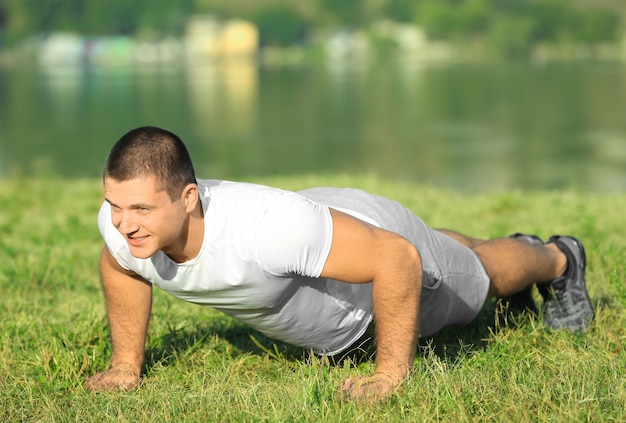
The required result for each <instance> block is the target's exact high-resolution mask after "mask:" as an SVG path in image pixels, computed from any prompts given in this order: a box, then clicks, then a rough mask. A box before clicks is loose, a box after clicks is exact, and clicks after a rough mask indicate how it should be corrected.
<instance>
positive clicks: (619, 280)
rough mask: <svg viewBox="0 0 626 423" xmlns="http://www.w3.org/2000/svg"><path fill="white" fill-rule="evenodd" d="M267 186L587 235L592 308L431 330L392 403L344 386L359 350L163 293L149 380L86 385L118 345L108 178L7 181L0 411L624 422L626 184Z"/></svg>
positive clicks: (481, 222)
mask: <svg viewBox="0 0 626 423" xmlns="http://www.w3.org/2000/svg"><path fill="white" fill-rule="evenodd" d="M258 182H262V183H268V184H272V185H278V186H282V187H285V188H289V189H299V188H305V187H308V186H314V185H333V186H357V187H360V188H364V189H367V190H370V191H372V192H375V193H380V194H385V195H387V196H389V197H392V198H395V199H397V200H399V201H401V202H402V203H404V204H405V205H407V206H408V207H409V208H411V209H413V210H414V211H415V212H417V213H418V214H419V215H421V216H422V217H423V218H424V219H425V220H426V221H427V222H428V223H430V224H431V225H432V226H435V227H446V228H451V229H458V230H460V231H462V232H465V233H467V234H470V235H475V236H480V237H495V236H507V235H509V234H510V233H512V232H515V231H521V232H528V233H536V234H538V235H540V236H542V237H544V238H546V237H548V236H550V235H552V234H553V233H560V234H574V235H576V236H578V237H580V238H581V239H582V240H583V241H584V242H585V246H586V248H587V253H588V274H587V280H588V286H589V291H590V295H591V297H592V300H593V302H594V304H595V306H596V319H595V320H594V323H593V324H592V325H591V327H590V328H589V330H588V331H587V332H586V333H585V334H578V335H572V334H567V333H562V332H550V331H547V330H546V329H545V327H544V325H543V323H542V322H541V320H533V319H531V318H522V319H520V320H519V321H503V320H502V319H495V305H494V304H488V305H487V307H486V308H485V310H484V311H483V312H482V313H481V314H480V315H479V317H478V319H477V320H476V322H474V323H473V324H472V325H470V326H469V327H467V328H464V329H446V330H444V331H443V332H442V333H440V334H439V335H437V336H436V337H434V338H430V339H424V340H422V341H421V343H420V349H419V352H418V354H417V358H416V360H415V366H414V372H413V374H412V377H411V379H410V380H409V381H408V382H406V383H405V384H404V387H403V392H402V393H399V394H397V395H394V396H393V398H391V399H390V400H389V401H388V402H386V403H383V404H378V405H374V406H365V405H361V404H354V403H350V402H344V401H341V400H340V399H338V398H337V396H336V395H335V389H336V386H337V384H338V383H339V381H340V380H341V379H342V378H343V377H345V376H346V375H348V374H349V373H362V374H366V373H368V372H371V371H372V369H373V362H372V361H371V360H370V361H368V360H364V361H360V362H355V363H352V364H353V365H352V366H350V364H351V363H350V362H349V361H347V362H345V363H343V364H339V365H334V366H330V365H328V364H326V363H324V362H322V361H320V360H319V359H317V358H316V357H311V356H310V355H309V354H308V353H307V352H306V351H302V350H300V349H297V348H294V347H290V346H288V345H285V344H282V343H277V342H274V341H272V340H270V339H268V338H266V337H264V336H263V335H261V334H259V333H257V332H254V331H252V330H250V329H248V328H247V327H245V326H243V325H241V324H239V323H238V322H235V321H233V320H231V319H229V318H227V317H225V316H223V315H221V314H219V313H217V312H214V311H212V310H210V309H206V308H201V307H198V306H194V305H191V304H186V303H183V302H181V301H178V300H175V299H174V298H171V297H169V296H167V295H165V294H163V293H162V292H159V291H156V292H155V303H154V309H153V317H152V323H151V327H150V332H149V340H148V353H147V363H146V370H145V377H144V378H143V380H142V384H141V387H140V389H138V390H137V391H134V392H127V393H105V394H93V393H90V392H87V391H86V390H85V389H84V388H83V383H84V380H85V378H86V377H87V376H88V375H90V374H92V373H94V372H96V371H99V370H101V369H103V368H104V367H105V366H106V363H107V360H108V356H109V354H110V345H109V340H108V333H107V325H106V316H105V311H104V304H103V299H102V293H101V290H100V284H99V278H98V274H97V258H98V253H99V250H100V248H101V241H100V237H99V234H98V231H97V227H96V214H97V211H98V207H99V205H100V201H101V198H102V193H101V187H100V182H99V181H97V180H89V181H62V180H50V181H0V204H2V206H1V208H0V392H2V395H1V396H0V421H7V422H13V421H36V422H66V421H81V422H82V421H98V422H100V421H127V422H138V421H150V422H154V421H157V422H161V421H163V422H165V421H177V422H178V421H299V422H300V421H310V422H319V421H324V422H326V421H329V422H340V421H341V422H343V421H377V422H378V421H381V422H386V421H389V422H394V421H402V422H407V421H451V422H456V421H461V422H463V421H558V422H560V421H594V422H595V421H625V420H626V408H625V404H626V378H625V377H624V375H623V373H624V369H625V368H626V352H625V351H624V346H625V345H626V318H625V314H624V308H625V307H626V288H625V285H624V257H626V238H625V237H624V223H625V220H624V217H623V216H624V210H626V194H624V193H617V194H597V193H584V192H575V191H557V192H525V193H524V192H506V193H491V194H474V195H466V194H463V193H459V192H455V191H450V190H443V189H435V188H432V187H428V186H420V185H413V184H408V183H393V182H390V181H385V180H381V179H377V178H372V177H367V176H352V177H350V176H341V175H340V176H301V177H292V178H275V179H263V180H260V181H258Z"/></svg>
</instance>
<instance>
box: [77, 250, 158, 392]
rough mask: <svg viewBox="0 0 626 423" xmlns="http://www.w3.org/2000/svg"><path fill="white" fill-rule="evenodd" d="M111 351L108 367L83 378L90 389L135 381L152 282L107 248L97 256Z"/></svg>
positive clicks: (133, 384)
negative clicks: (131, 269) (129, 268)
mask: <svg viewBox="0 0 626 423" xmlns="http://www.w3.org/2000/svg"><path fill="white" fill-rule="evenodd" d="M100 274H101V277H102V286H103V289H104V296H105V300H106V308H107V316H108V320H109V330H110V331H111V342H112V344H113V354H112V356H111V367H110V369H109V370H107V371H104V372H101V373H98V374H96V375H94V376H91V377H90V378H89V379H87V384H86V387H87V389H89V390H91V391H103V390H130V389H134V388H136V387H137V385H138V384H139V376H140V374H141V367H142V365H143V360H144V355H145V343H146V333H147V330H148V322H149V320H150V310H151V308H152V284H150V283H149V282H147V281H145V280H144V279H143V278H141V277H139V276H138V275H136V274H134V273H132V272H129V271H127V270H125V269H124V268H122V267H121V266H120V265H119V264H118V263H117V261H116V260H115V258H113V256H112V255H111V253H110V252H109V250H108V248H107V247H104V248H103V249H102V254H101V255H100Z"/></svg>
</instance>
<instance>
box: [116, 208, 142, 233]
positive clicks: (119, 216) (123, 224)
mask: <svg viewBox="0 0 626 423" xmlns="http://www.w3.org/2000/svg"><path fill="white" fill-rule="evenodd" d="M112 217H113V225H114V226H115V227H116V228H117V230H118V231H120V232H121V233H122V234H124V235H128V234H131V233H133V232H136V231H137V229H138V227H139V225H138V224H137V222H136V221H135V219H134V218H133V216H132V213H130V212H127V211H120V212H118V213H114V214H113V216H112Z"/></svg>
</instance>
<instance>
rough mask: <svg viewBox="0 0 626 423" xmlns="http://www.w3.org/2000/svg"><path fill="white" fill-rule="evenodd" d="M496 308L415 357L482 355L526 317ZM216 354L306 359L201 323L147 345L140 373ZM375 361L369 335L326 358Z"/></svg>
mask: <svg viewBox="0 0 626 423" xmlns="http://www.w3.org/2000/svg"><path fill="white" fill-rule="evenodd" d="M499 307H500V306H499V305H498V303H497V302H490V303H488V304H487V305H486V306H485V307H484V309H483V310H482V311H481V313H480V314H479V315H478V316H477V317H476V319H475V320H474V321H473V322H472V323H470V324H469V325H467V326H464V327H462V328H445V329H443V330H442V331H440V332H439V333H438V334H436V335H434V336H432V337H428V338H422V339H420V341H419V344H418V351H417V356H418V357H423V358H425V359H426V358H428V356H430V355H431V354H433V353H434V354H435V355H437V356H438V357H439V359H441V360H442V361H445V362H448V363H449V364H451V365H453V364H454V363H456V362H458V360H459V358H460V357H462V356H465V355H467V354H468V353H472V352H480V351H484V350H485V349H486V348H487V347H488V345H489V342H490V341H489V340H490V339H491V338H492V335H493V333H497V332H498V331H499V330H501V329H502V328H504V327H509V328H510V327H516V326H519V325H523V324H524V321H526V320H527V319H528V318H529V317H528V316H526V315H520V313H509V314H507V313H506V311H505V310H504V311H503V310H502V309H500V308H499ZM209 343H210V344H212V346H211V348H213V350H214V351H217V352H223V353H224V354H228V355H229V356H232V357H237V356H242V355H256V356H259V357H265V356H268V355H269V356H271V357H274V358H277V359H283V360H288V361H307V360H309V359H310V357H311V355H312V353H311V352H310V351H308V350H306V349H303V348H299V347H295V346H293V345H289V344H287V343H284V342H281V341H277V340H274V339H272V338H269V337H267V336H265V335H263V334H262V333H260V332H257V331H255V330H254V329H251V328H249V327H248V326H246V325H244V324H242V323H239V322H236V321H234V320H231V319H229V320H228V321H221V322H213V323H209V322H203V323H201V324H199V325H196V326H193V327H192V328H185V329H178V330H171V331H169V332H167V333H166V334H164V335H162V336H160V337H158V338H157V339H156V340H155V341H153V342H152V346H150V347H149V348H148V350H147V352H146V363H145V367H144V371H145V372H149V371H150V369H151V368H153V367H154V366H155V365H157V364H160V365H165V366H167V365H169V364H171V363H172V362H175V361H176V360H178V359H180V358H184V357H188V356H190V355H191V354H193V353H194V352H195V351H196V350H198V349H200V348H206V347H207V345H208V344H209ZM375 356H376V344H375V339H374V336H373V333H367V334H365V335H364V336H363V337H361V339H359V340H358V341H357V342H355V343H354V344H353V345H352V346H351V347H350V348H348V349H347V350H346V352H344V353H342V354H339V355H337V356H334V357H328V360H327V361H328V363H329V364H330V365H331V366H339V365H344V364H345V362H346V361H349V363H350V364H351V365H355V366H358V365H359V364H362V363H364V362H367V361H369V360H372V361H373V360H374V358H375Z"/></svg>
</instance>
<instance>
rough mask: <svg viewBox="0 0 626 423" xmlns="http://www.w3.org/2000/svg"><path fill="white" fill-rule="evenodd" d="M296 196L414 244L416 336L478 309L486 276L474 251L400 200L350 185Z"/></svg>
mask: <svg viewBox="0 0 626 423" xmlns="http://www.w3.org/2000/svg"><path fill="white" fill-rule="evenodd" d="M301 194H303V195H305V196H306V197H309V198H311V199H313V200H314V201H318V202H320V203H321V204H326V205H327V206H329V207H333V208H337V209H340V210H343V211H346V212H349V211H354V212H357V213H358V214H360V215H363V216H365V217H367V218H368V220H371V221H373V222H375V223H376V224H377V225H378V226H380V227H381V228H383V229H387V230H389V231H392V232H395V233H397V234H399V235H402V236H403V237H404V238H406V239H408V240H409V241H410V242H411V243H412V244H413V245H415V247H416V248H417V250H418V251H419V253H420V256H421V258H422V268H423V275H422V301H421V305H420V336H422V337H424V336H430V335H432V334H434V333H436V332H438V331H439V330H440V329H441V328H443V327H445V326H463V325H466V324H468V323H470V322H471V321H472V320H473V319H474V318H475V317H476V316H477V315H478V313H479V312H480V310H481V309H482V307H483V305H484V304H485V300H486V298H487V293H488V291H489V276H488V275H487V272H486V271H485V268H484V267H483V265H482V263H481V262H480V260H479V259H478V257H477V256H476V254H474V252H473V251H472V250H471V249H469V248H467V247H465V246H464V245H462V244H460V243H459V242H458V241H456V240H455V239H453V238H451V237H449V236H448V235H445V234H443V233H441V232H439V231H437V230H434V229H432V228H430V227H428V226H427V225H426V224H425V223H424V221H422V219H420V218H419V217H418V216H416V215H415V214H413V213H412V212H411V211H410V210H408V209H407V208H405V207H404V206H402V205H401V204H399V203H397V202H395V201H393V200H389V199H387V198H384V197H380V196H377V195H372V194H369V193H366V192H364V191H361V190H358V189H353V188H313V189H310V190H306V191H301ZM357 217H358V216H357Z"/></svg>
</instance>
